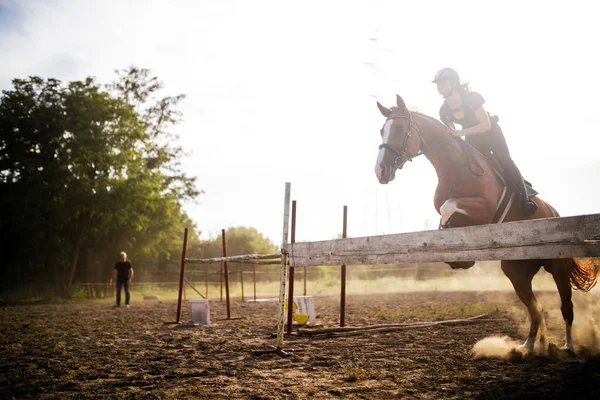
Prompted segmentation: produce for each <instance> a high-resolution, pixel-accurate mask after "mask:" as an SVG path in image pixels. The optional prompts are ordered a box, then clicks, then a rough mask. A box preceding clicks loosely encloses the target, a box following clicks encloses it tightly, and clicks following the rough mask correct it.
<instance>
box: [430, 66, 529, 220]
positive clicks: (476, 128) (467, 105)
mask: <svg viewBox="0 0 600 400" xmlns="http://www.w3.org/2000/svg"><path fill="white" fill-rule="evenodd" d="M433 83H435V84H437V90H438V92H439V94H441V95H442V96H443V97H444V104H442V107H441V108H440V119H441V120H442V122H443V123H444V124H446V125H448V126H449V127H450V128H451V129H452V130H453V131H454V132H453V134H454V135H455V136H459V137H460V136H465V141H466V142H468V143H469V144H471V145H472V146H473V147H475V148H476V149H477V150H479V151H480V152H481V153H482V154H484V155H486V156H488V157H490V156H492V154H493V156H494V157H495V158H496V160H497V161H498V163H499V164H500V166H501V167H502V169H503V170H504V176H505V178H506V181H507V184H508V185H509V186H510V187H511V188H512V189H513V190H514V191H515V192H516V193H517V200H518V201H517V204H518V209H519V213H520V214H522V215H523V216H529V215H532V214H533V213H535V211H536V210H537V205H536V204H535V203H534V202H533V200H531V199H529V198H528V197H527V194H526V193H527V191H526V189H525V183H524V182H523V177H522V176H521V172H519V168H517V166H516V164H515V163H514V161H513V160H512V158H510V153H509V151H508V147H507V146H506V139H505V138H504V134H503V133H502V129H500V126H499V125H498V123H497V117H496V118H493V120H494V121H492V119H490V116H489V114H488V113H487V112H486V111H485V109H484V108H483V104H484V103H485V100H484V99H483V97H482V96H481V95H480V94H479V93H477V92H472V91H470V90H469V88H468V85H467V84H461V83H460V78H459V76H458V72H456V71H455V70H454V69H452V68H444V69H441V70H440V71H439V72H438V73H437V74H436V75H435V78H434V79H433ZM454 124H460V125H461V126H462V130H455V128H454Z"/></svg>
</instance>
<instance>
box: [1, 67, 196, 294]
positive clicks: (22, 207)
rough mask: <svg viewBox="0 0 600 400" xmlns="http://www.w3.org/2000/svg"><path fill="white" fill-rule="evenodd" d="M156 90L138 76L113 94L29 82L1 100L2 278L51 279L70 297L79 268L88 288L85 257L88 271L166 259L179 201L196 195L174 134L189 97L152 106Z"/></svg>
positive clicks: (88, 83) (177, 227)
mask: <svg viewBox="0 0 600 400" xmlns="http://www.w3.org/2000/svg"><path fill="white" fill-rule="evenodd" d="M161 88H162V84H161V83H160V82H159V81H158V79H157V78H155V77H151V76H150V73H149V71H148V70H146V69H139V68H136V67H131V68H129V69H127V70H124V71H121V72H120V73H118V80H117V81H116V82H113V83H111V84H109V85H106V86H101V85H99V84H98V83H97V82H96V81H95V79H93V78H87V79H86V80H84V81H75V82H70V83H68V84H67V85H62V84H61V82H60V81H58V80H55V79H48V80H43V79H41V78H39V77H32V78H29V79H27V80H19V79H15V80H14V81H13V89H12V90H9V91H3V93H2V98H1V99H0V195H1V199H0V205H1V206H2V209H3V210H6V211H7V214H8V218H6V219H4V218H3V219H2V226H1V228H2V243H3V247H6V248H5V250H9V249H12V251H9V252H6V251H3V254H8V257H6V259H5V260H4V262H3V264H2V277H3V279H5V278H6V279H8V282H11V283H23V282H26V281H28V280H29V279H30V278H31V277H37V278H38V279H39V280H45V279H48V277H52V279H53V281H54V282H55V283H57V284H66V285H67V292H69V290H70V287H71V285H72V284H73V282H74V281H75V279H76V277H77V271H78V268H79V270H80V271H81V272H83V274H82V275H81V277H82V278H84V279H85V277H86V275H88V274H89V273H90V272H91V270H92V269H90V268H85V266H84V268H81V264H82V262H81V256H82V255H85V258H86V260H87V261H86V262H87V264H88V265H89V264H93V263H92V262H91V260H103V261H104V260H107V259H108V257H110V258H111V259H112V260H114V259H115V253H116V252H117V251H118V250H115V249H122V248H129V247H131V248H133V249H134V251H133V254H134V255H135V256H137V257H139V258H140V259H139V261H142V262H144V263H145V264H155V265H157V264H160V262H162V261H164V260H166V259H169V258H170V257H171V255H170V254H171V251H172V248H173V247H174V244H175V242H176V241H177V237H178V236H179V235H180V232H181V231H182V230H183V229H182V225H183V223H186V224H189V223H190V221H189V218H188V217H187V216H186V215H185V213H184V212H183V211H182V208H181V206H182V202H183V201H185V200H187V199H193V198H195V197H196V196H198V195H199V194H200V193H201V192H199V191H198V190H197V189H196V188H195V178H192V177H189V176H187V175H186V174H184V173H183V172H182V171H181V169H180V161H181V158H182V156H183V152H182V149H181V148H180V147H179V146H177V145H174V143H176V140H175V139H176V137H175V136H174V135H173V134H172V133H171V132H170V127H172V126H173V125H174V124H176V123H178V122H179V120H180V113H179V112H178V111H177V109H176V106H177V104H178V102H179V101H180V100H182V99H183V98H184V96H183V95H179V96H175V97H162V98H155V96H156V95H157V92H158V91H159V90H160V89H161ZM107 254H108V255H110V256H107ZM130 254H131V253H130ZM15 270H17V271H20V272H19V273H18V274H16V275H15V274H14V273H13V272H12V271H15ZM5 282H7V281H5Z"/></svg>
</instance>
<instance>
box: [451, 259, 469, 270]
mask: <svg viewBox="0 0 600 400" xmlns="http://www.w3.org/2000/svg"><path fill="white" fill-rule="evenodd" d="M448 265H450V266H451V267H452V269H468V268H471V267H472V266H473V265H475V261H454V262H449V263H448Z"/></svg>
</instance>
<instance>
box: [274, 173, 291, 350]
mask: <svg viewBox="0 0 600 400" xmlns="http://www.w3.org/2000/svg"><path fill="white" fill-rule="evenodd" d="M290 193H291V184H290V183H289V182H286V183H285V196H284V203H283V233H282V237H281V267H280V269H279V272H280V280H279V308H278V312H277V314H278V315H277V320H278V322H277V351H278V352H279V353H280V354H281V353H283V337H284V332H283V331H284V329H283V328H284V325H285V316H284V314H285V313H284V305H285V280H286V275H287V259H288V255H287V252H285V250H284V249H285V246H286V245H287V241H288V230H289V219H290Z"/></svg>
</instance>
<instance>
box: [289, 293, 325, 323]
mask: <svg viewBox="0 0 600 400" xmlns="http://www.w3.org/2000/svg"><path fill="white" fill-rule="evenodd" d="M286 310H287V304H286ZM292 317H293V318H294V322H293V323H294V324H298V325H311V326H314V325H316V323H317V318H316V315H315V299H314V298H313V296H294V313H293V314H292Z"/></svg>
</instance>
